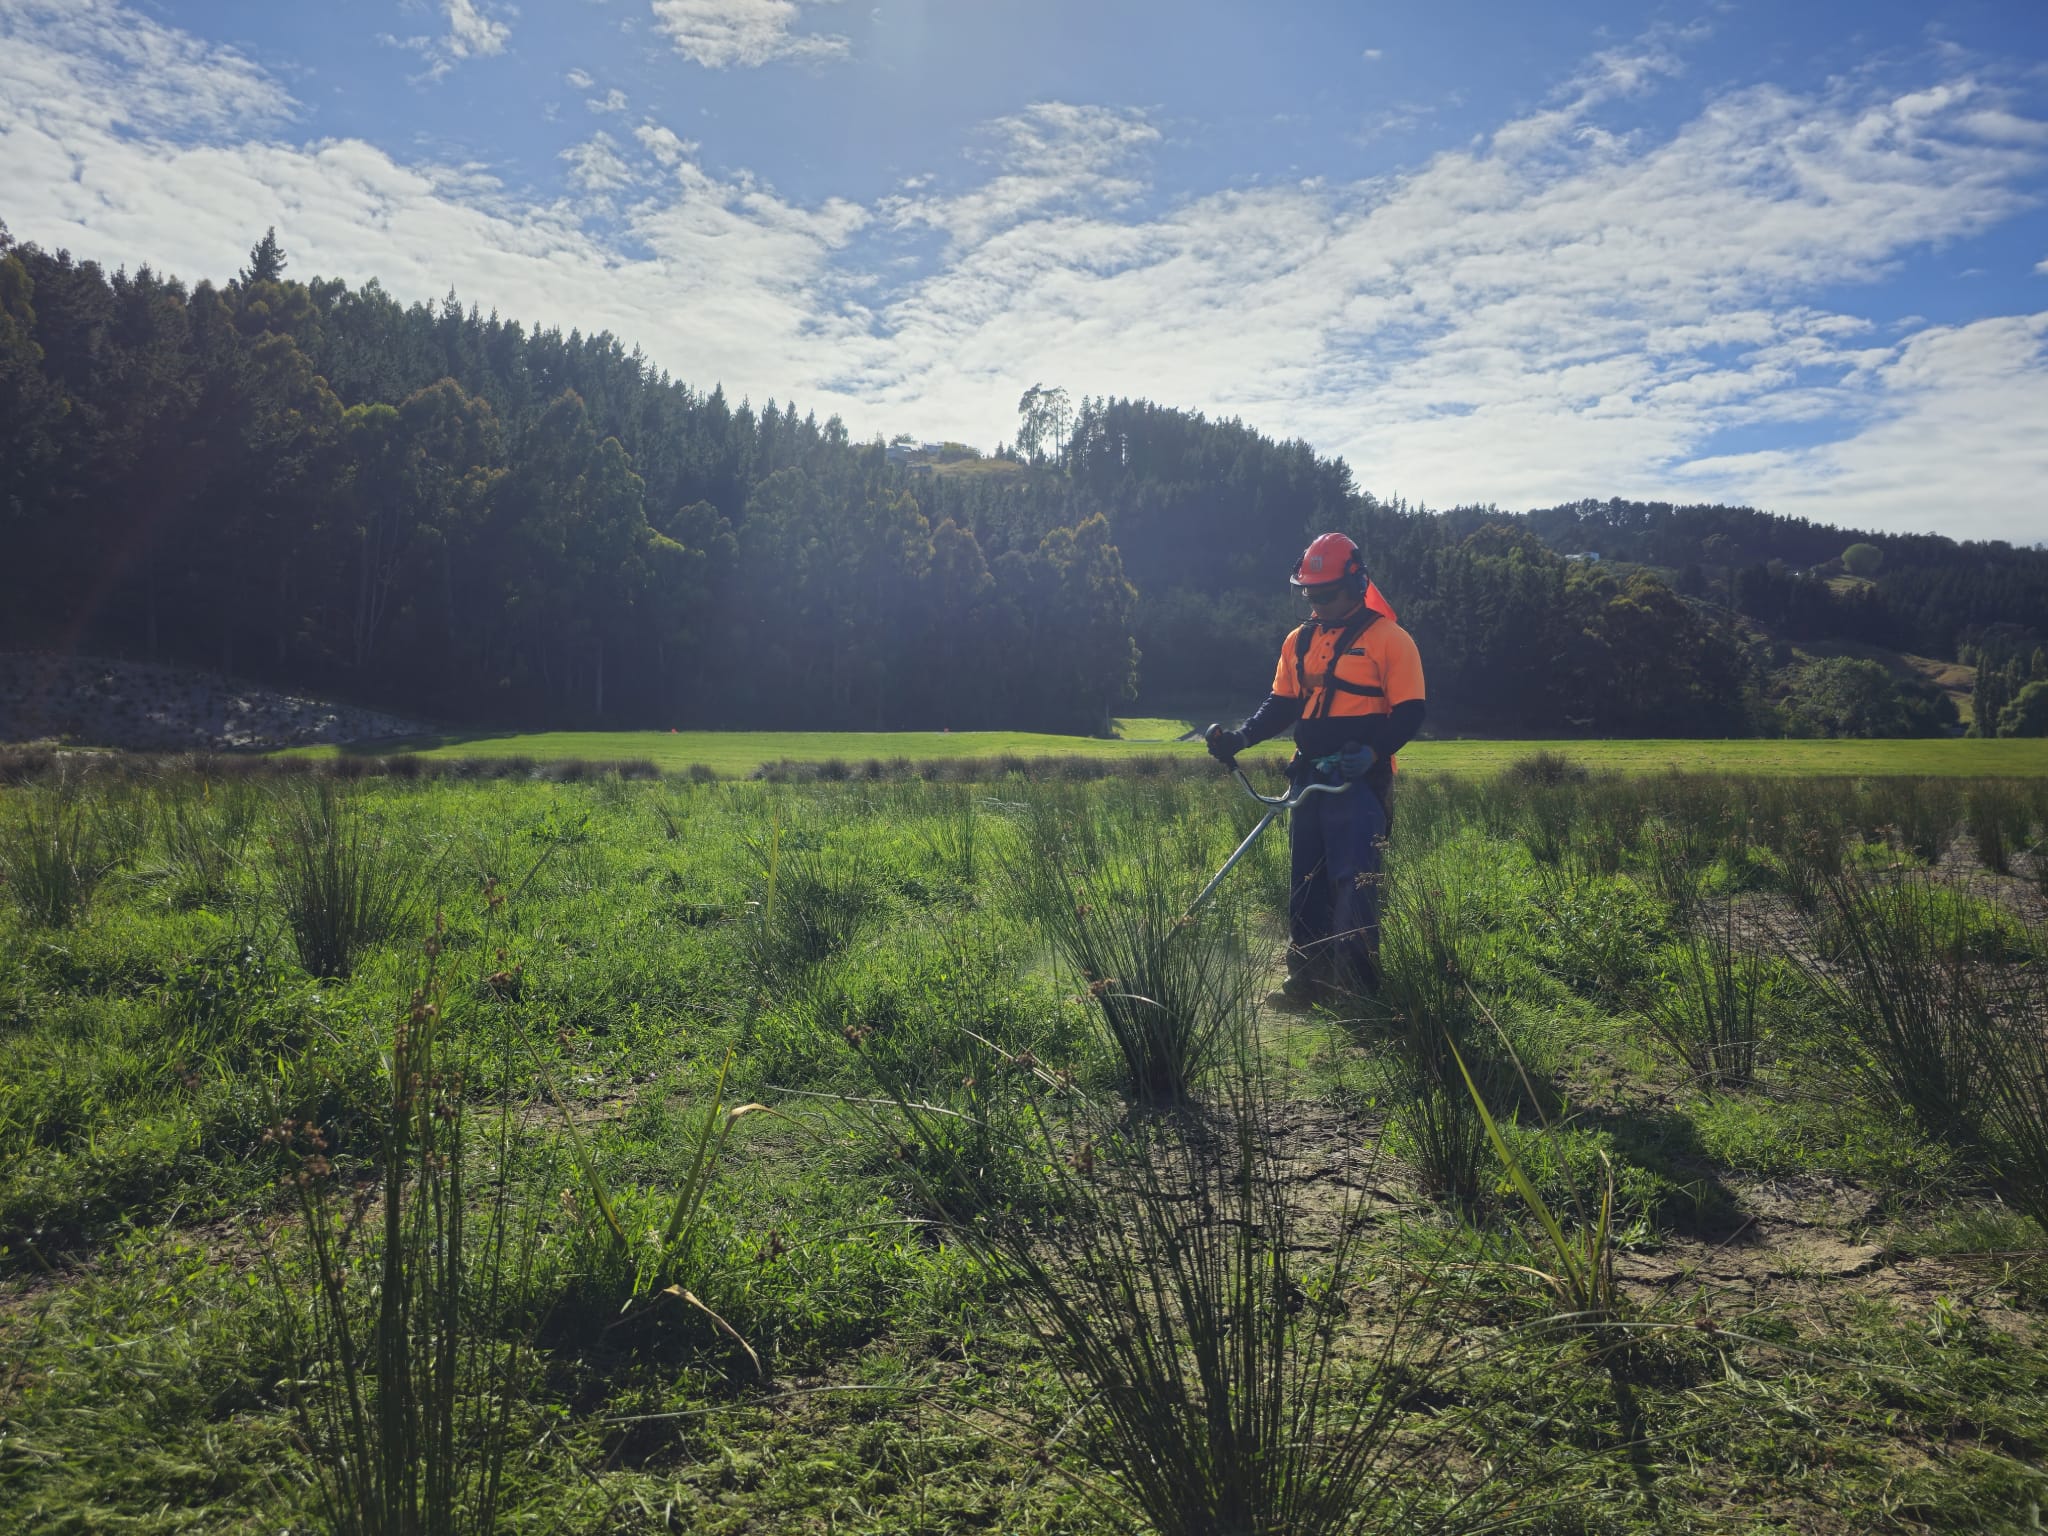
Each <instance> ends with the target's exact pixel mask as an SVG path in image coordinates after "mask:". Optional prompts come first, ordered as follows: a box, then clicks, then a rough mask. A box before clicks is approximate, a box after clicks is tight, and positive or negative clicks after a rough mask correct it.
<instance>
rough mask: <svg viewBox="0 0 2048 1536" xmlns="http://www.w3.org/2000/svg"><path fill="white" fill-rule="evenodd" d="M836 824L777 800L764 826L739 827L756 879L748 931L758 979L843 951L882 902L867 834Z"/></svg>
mask: <svg viewBox="0 0 2048 1536" xmlns="http://www.w3.org/2000/svg"><path fill="white" fill-rule="evenodd" d="M837 831H838V835H833V834H832V833H831V832H828V830H827V828H826V826H825V824H824V823H823V822H822V821H819V820H817V819H816V818H810V817H803V816H793V815H791V814H789V807H787V806H778V807H777V808H776V810H775V811H774V812H773V813H772V814H771V816H770V818H769V821H768V824H767V825H766V826H765V827H762V826H752V827H749V828H748V829H747V831H746V832H745V833H744V834H743V836H744V841H745V845H746V852H747V856H748V859H749V861H750V862H751V863H752V865H753V873H754V874H755V875H756V876H757V877H758V878H759V880H760V887H759V888H760V891H761V896H760V906H759V907H757V908H756V909H755V913H754V918H753V921H752V922H750V923H749V924H748V925H747V938H748V946H749V950H750V953H751V957H752V960H753V962H754V967H755V971H756V973H757V974H758V975H759V976H761V977H762V978H764V979H771V980H772V979H787V978H790V977H793V976H795V975H797V974H799V973H801V972H802V971H804V970H806V969H807V968H809V967H812V966H815V965H819V964H821V963H823V962H824V961H826V960H828V959H830V958H831V957H832V956H834V955H838V954H842V953H844V952H845V951H846V950H847V949H848V948H850V947H851V946H852V944H853V942H854V940H855V939H856V938H857V937H858V936H859V935H860V933H861V932H862V930H863V929H865V928H866V927H867V926H868V925H869V924H870V923H871V922H872V921H873V920H874V919H875V918H876V917H877V916H878V915H879V914H880V912H881V910H882V908H883V906H884V905H885V904H886V898H885V896H884V894H883V891H882V886H881V880H880V876H881V873H882V872H881V869H880V865H879V860H878V858H877V854H876V850H875V846H874V840H873V839H872V838H871V837H869V836H868V835H867V832H866V829H865V828H863V827H861V826H859V825H852V826H848V827H845V828H843V829H837Z"/></svg>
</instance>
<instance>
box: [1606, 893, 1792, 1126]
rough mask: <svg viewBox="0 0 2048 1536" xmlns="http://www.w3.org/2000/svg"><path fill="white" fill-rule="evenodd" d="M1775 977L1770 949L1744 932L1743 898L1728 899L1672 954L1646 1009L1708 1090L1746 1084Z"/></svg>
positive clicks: (1644, 1012) (1652, 1025) (1652, 1022)
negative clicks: (1738, 908) (1738, 906)
mask: <svg viewBox="0 0 2048 1536" xmlns="http://www.w3.org/2000/svg"><path fill="white" fill-rule="evenodd" d="M1771 976H1772V972H1771V968H1770V962H1769V960H1768V958H1767V957H1766V956H1765V954H1764V952H1763V950H1762V948H1761V947H1760V946H1758V945H1755V944H1751V943H1747V942H1745V941H1744V940H1743V938H1742V937H1741V935H1740V933H1739V932H1738V930H1737V926H1736V918H1735V903H1734V902H1733V901H1732V900H1730V901H1723V902H1721V903H1720V904H1719V909H1718V911H1717V912H1716V913H1715V914H1714V916H1713V917H1712V918H1711V919H1709V920H1708V921H1707V922H1706V923H1704V924H1703V925H1702V926H1701V927H1700V928H1699V929H1698V930H1696V931H1694V932H1691V933H1688V934H1687V935H1686V936H1685V937H1684V938H1682V939H1680V940H1679V941H1678V943H1676V944H1674V945H1673V946H1671V948H1670V949H1669V950H1668V951H1667V952H1666V956H1665V966H1664V974H1663V976H1662V977H1661V979H1660V982H1659V984H1658V985H1657V986H1655V987H1654V988H1653V989H1652V990H1651V991H1650V992H1649V994H1648V995H1647V996H1646V997H1645V998H1644V999H1643V1002H1642V1004H1641V1007H1640V1010H1639V1012H1640V1014H1641V1017H1642V1019H1643V1021H1644V1022H1645V1023H1646V1024H1648V1025H1649V1026H1650V1028H1651V1029H1652V1030H1654V1031H1655V1032H1656V1033H1657V1035H1658V1036H1659V1037H1660V1038H1661V1039H1662V1040H1663V1041H1664V1043H1665V1044H1666V1045H1669V1046H1670V1047H1671V1048H1672V1049H1673V1050H1674V1051H1676V1052H1677V1053H1678V1056H1679V1059H1680V1060H1682V1061H1683V1062H1684V1063H1685V1064H1686V1066H1687V1067H1688V1068H1689V1069H1690V1070H1691V1072H1692V1074H1693V1080H1694V1081H1695V1082H1697V1083H1699V1084H1700V1086H1701V1087H1703V1088H1706V1089H1707V1090H1708V1091H1709V1092H1711V1091H1712V1090H1714V1089H1715V1088H1740V1087H1744V1086H1746V1085H1747V1084H1748V1083H1749V1082H1750V1081H1751V1080H1752V1079H1754V1077H1755V1076H1756V1064H1757V1052H1758V1050H1759V1048H1760V1046H1761V1045H1762V1042H1763V1035H1764V1022H1765V1018H1766V1016H1767V1012H1768V1006H1769V995H1770V989H1771Z"/></svg>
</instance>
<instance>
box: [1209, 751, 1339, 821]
mask: <svg viewBox="0 0 2048 1536" xmlns="http://www.w3.org/2000/svg"><path fill="white" fill-rule="evenodd" d="M1230 771H1231V772H1232V773H1234V774H1236V775H1237V782H1238V783H1240V784H1242V785H1243V786H1244V792H1245V793H1246V794H1248V795H1250V796H1251V797H1252V798H1253V799H1254V800H1256V801H1258V802H1259V804H1261V805H1270V806H1272V807H1273V808H1274V809H1275V810H1282V811H1291V810H1293V809H1294V808H1295V807H1296V806H1297V805H1299V804H1301V802H1302V801H1304V800H1306V799H1307V798H1308V797H1309V796H1310V795H1341V794H1343V793H1344V791H1345V790H1347V789H1349V788H1350V787H1351V781H1350V780H1349V779H1346V780H1345V781H1344V782H1343V783H1342V784H1303V785H1301V786H1300V787H1299V788H1297V789H1296V790H1295V791H1294V792H1293V793H1292V794H1286V795H1262V794H1260V793H1259V792H1258V791H1257V790H1256V789H1254V788H1253V787H1252V781H1251V780H1250V779H1248V778H1246V777H1245V773H1244V770H1243V769H1242V768H1240V767H1238V765H1237V764H1236V763H1234V762H1233V763H1232V764H1231V765H1230Z"/></svg>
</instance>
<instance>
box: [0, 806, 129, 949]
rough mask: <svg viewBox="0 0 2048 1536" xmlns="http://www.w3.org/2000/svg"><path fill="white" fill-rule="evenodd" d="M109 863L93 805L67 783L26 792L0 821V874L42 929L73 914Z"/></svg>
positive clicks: (89, 895) (68, 919)
mask: <svg viewBox="0 0 2048 1536" xmlns="http://www.w3.org/2000/svg"><path fill="white" fill-rule="evenodd" d="M111 862H112V861H111V859H110V858H109V856H108V854H107V852H106V850H105V848H104V846H103V844H102V841H101V836H100V826H99V822H98V820H97V818H96V817H95V816H94V815H93V812H92V808H91V807H90V806H89V805H88V804H87V803H86V802H85V800H84V799H83V798H81V797H80V796H79V795H78V794H77V793H76V792H75V791H74V790H73V789H72V787H71V786H69V785H68V784H62V783H60V784H59V786H58V787H57V788H56V789H55V790H53V791H52V792H50V793H49V794H47V795H34V794H30V795H27V796H24V797H23V804H22V809H21V811H20V812H19V814H18V815H17V816H15V817H14V818H13V819H12V820H10V821H8V822H6V823H5V824H4V825H0V873H4V874H5V875H6V878H7V888H8V890H9V891H10V892H11V893H12V894H13V897H14V900H15V903H16V904H17V905H18V906H19V907H20V908H21V910H22V912H23V914H24V915H25V916H26V917H28V919H29V920H30V921H31V922H36V923H41V924H43V925H44V926H45V927H49V928H61V927H63V926H65V925H66V924H68V923H69V922H71V920H72V919H73V918H75V917H77V916H78V914H79V913H80V912H81V911H82V910H83V909H84V907H85V905H86V903H87V902H88V901H89V900H91V898H92V892H93V887H94V886H96V885H98V884H99V882H100V879H101V877H102V876H103V875H105V873H106V872H107V869H108V868H109V866H110V864H111Z"/></svg>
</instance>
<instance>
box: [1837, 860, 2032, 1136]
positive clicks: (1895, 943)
mask: <svg viewBox="0 0 2048 1536" xmlns="http://www.w3.org/2000/svg"><path fill="white" fill-rule="evenodd" d="M1824 900H1825V905H1824V910H1823V918H1822V923H1821V926H1820V931H1819V933H1818V934H1817V936H1816V937H1817V940H1818V945H1819V950H1820V953H1821V955H1823V956H1824V957H1825V958H1824V959H1822V960H1820V961H1819V962H1816V961H1815V960H1814V959H1813V958H1812V957H1807V958H1806V960H1805V964H1806V969H1807V973H1808V975H1809V977H1810V979H1811V980H1812V981H1813V982H1814V983H1815V984H1816V986H1817V987H1818V988H1819V989H1820V992H1821V995H1822V996H1823V997H1824V998H1826V999H1827V1000H1828V1002H1829V1004H1830V1007H1829V1013H1830V1015H1831V1016H1832V1017H1833V1019H1834V1020H1835V1021H1836V1022H1837V1024H1838V1025H1839V1027H1840V1028H1841V1029H1842V1030H1843V1032H1844V1033H1845V1034H1846V1035H1847V1036H1848V1037H1849V1038H1850V1039H1851V1040H1852V1041H1854V1043H1855V1044H1856V1046H1857V1047H1858V1050H1859V1053H1860V1062H1861V1065H1862V1067H1863V1069H1864V1071H1865V1073H1866V1075H1867V1076H1868V1078H1869V1079H1870V1081H1871V1082H1872V1084H1873V1086H1874V1087H1876V1088H1877V1089H1878V1091H1879V1092H1880V1093H1882V1094H1884V1095H1886V1096H1888V1097H1889V1098H1890V1099H1891V1100H1892V1101H1893V1102H1895V1103H1897V1104H1899V1105H1900V1106H1902V1107H1904V1108H1906V1109H1909V1110H1911V1111H1912V1113H1913V1116H1914V1118H1915V1119H1916V1120H1917V1121H1918V1122H1919V1123H1920V1125H1921V1127H1922V1128H1923V1129H1924V1130H1925V1131H1927V1132H1928V1133H1929V1134H1930V1135H1933V1136H1938V1137H1941V1138H1942V1139H1944V1140H1946V1141H1949V1142H1951V1143H1953V1144H1955V1145H1958V1146H1968V1145H1972V1144H1975V1143H1976V1142H1977V1140H1978V1133H1979V1128H1980V1126H1981V1124H1982V1120H1983V1114H1984V1104H1983V1100H1982V1098H1981V1097H1980V1096H1979V1094H1978V1092H1977V1091H1976V1083H1977V1076H1978V1064H1979V1057H1980V1050H1981V1047H1982V1044H1983V1042H1984V1041H1986V1040H1987V1039H1991V1038H1995V1035H1996V1033H1997V1032H1996V1029H1995V1016H1994V1014H1993V1010H1992V1008H1991V1006H1990V1001H1989V998H1988V997H1987V995H1986V992H1985V989H1984V986H1983V983H1982V981H1981V979H1980V977H1979V975H1978V966H1979V963H1980V962H1979V961H1978V960H1977V959H1976V958H1975V957H1974V956H1973V953H1972V949H1973V937H1972V932H1971V925H1970V921H1969V919H1970V913H1969V912H1968V911H1967V909H1966V908H1965V906H1964V905H1963V903H1962V902H1961V901H1960V900H1959V899H1958V898H1957V896H1956V895H1955V893H1953V892H1951V891H1949V890H1947V889H1946V888H1944V887H1943V886H1941V885H1940V884H1939V883H1937V882H1936V881H1935V880H1934V879H1932V878H1931V877H1930V876H1928V875H1927V874H1926V873H1924V872H1919V871H1907V872H1903V873H1901V874H1898V875H1896V876H1893V875H1882V874H1864V873H1859V872H1857V871H1856V870H1854V869H1853V868H1845V869H1844V870H1843V871H1842V872H1841V873H1839V874H1837V875H1836V876H1835V877H1834V878H1832V879H1831V880H1830V881H1829V882H1828V884H1827V886H1826V888H1825V898H1824ZM1830 962H1831V963H1830Z"/></svg>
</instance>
